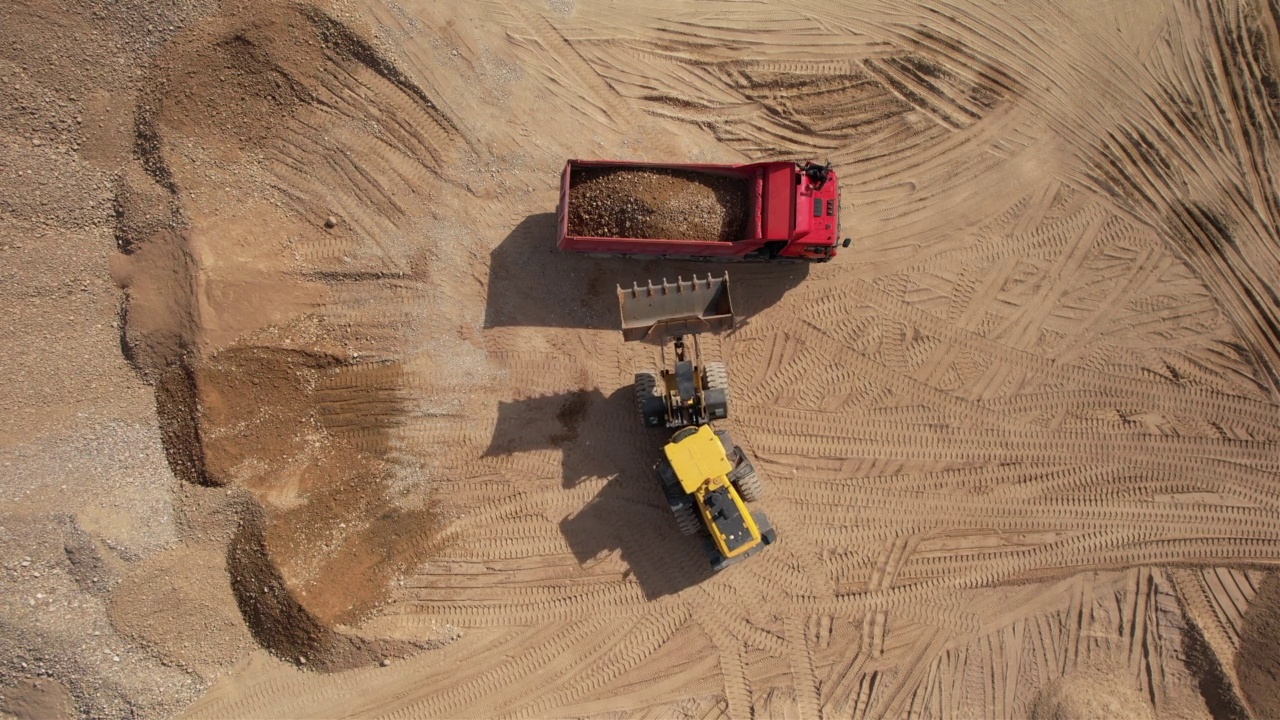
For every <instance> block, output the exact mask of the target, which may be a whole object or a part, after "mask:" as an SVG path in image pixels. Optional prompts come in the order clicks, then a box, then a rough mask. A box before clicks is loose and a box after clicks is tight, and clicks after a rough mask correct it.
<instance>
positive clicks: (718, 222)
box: [569, 168, 750, 241]
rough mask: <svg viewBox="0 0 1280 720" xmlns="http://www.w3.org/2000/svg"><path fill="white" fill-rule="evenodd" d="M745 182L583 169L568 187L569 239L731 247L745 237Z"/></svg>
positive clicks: (662, 172)
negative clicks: (684, 241)
mask: <svg viewBox="0 0 1280 720" xmlns="http://www.w3.org/2000/svg"><path fill="white" fill-rule="evenodd" d="M749 207H750V204H749V201H748V196H747V181H746V180H743V179H741V178H734V177H726V176H724V175H713V174H711V173H700V172H691V171H687V170H651V169H643V170H640V169H624V170H619V169H606V168H584V169H581V170H577V171H575V172H574V173H573V177H572V178H571V179H570V186H569V234H570V235H586V236H592V237H618V238H678V239H687V240H722V241H733V240H739V239H741V238H742V236H743V234H744V233H745V231H746V224H747V211H748V208H749Z"/></svg>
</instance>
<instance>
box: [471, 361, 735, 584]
mask: <svg viewBox="0 0 1280 720" xmlns="http://www.w3.org/2000/svg"><path fill="white" fill-rule="evenodd" d="M666 439H667V433H664V432H656V431H649V430H646V429H645V428H644V427H643V425H642V424H641V422H640V419H639V418H638V417H637V415H636V410H635V404H634V400H633V393H632V389H631V387H630V386H624V387H622V388H619V389H618V390H615V391H613V392H612V393H610V394H609V395H607V396H606V395H605V394H604V393H602V392H601V391H600V390H599V389H596V388H592V389H590V390H574V391H569V392H562V393H553V394H549V395H542V396H538V397H532V398H525V399H520V400H512V401H503V402H500V403H499V404H498V421H497V424H496V426H495V427H494V433H493V437H492V439H491V440H490V443H489V447H488V448H487V449H486V450H485V452H484V455H485V456H486V457H495V456H502V455H509V454H514V453H521V452H531V451H538V450H547V449H559V450H561V452H562V453H563V458H562V465H561V482H562V483H563V485H564V487H565V488H574V487H577V486H578V485H580V484H581V483H583V482H584V481H587V480H591V479H598V478H605V482H604V483H603V485H602V487H601V489H600V491H599V492H598V493H597V494H596V495H595V497H593V498H592V499H591V500H590V501H588V502H587V504H586V505H584V506H583V507H582V508H581V509H579V510H577V511H576V512H574V513H573V514H572V515H570V516H569V517H567V518H565V519H564V520H562V521H561V522H560V530H561V532H562V533H563V534H564V537H565V540H566V541H567V542H568V544H569V547H570V548H571V550H572V551H573V554H574V557H575V558H577V560H578V562H580V563H582V564H583V565H589V564H591V563H592V562H593V561H594V560H597V559H599V558H601V557H603V556H604V555H606V554H608V553H610V552H614V551H617V552H618V553H619V556H620V557H621V559H622V561H623V562H624V563H626V565H627V567H628V570H627V573H628V574H629V575H630V576H632V577H634V578H635V580H636V582H637V583H638V584H639V585H640V587H641V588H642V590H643V592H644V595H645V597H646V598H648V599H650V600H652V599H656V598H659V597H662V596H663V595H667V594H670V593H674V592H679V591H680V590H682V589H684V588H687V587H689V586H691V585H696V584H697V583H699V582H702V581H703V580H705V579H707V578H708V577H710V576H711V569H710V564H709V563H708V562H707V560H706V556H705V555H704V552H703V549H702V545H701V543H702V540H701V537H698V536H695V537H688V536H684V535H681V534H680V530H679V528H678V527H677V526H676V522H675V519H674V517H673V516H672V514H671V511H670V509H669V508H668V507H667V504H666V499H665V498H664V497H663V494H662V489H661V486H660V485H659V483H658V478H657V476H656V475H655V474H654V471H653V463H654V461H655V460H656V459H657V457H658V453H660V452H662V445H663V444H664V442H665V441H666Z"/></svg>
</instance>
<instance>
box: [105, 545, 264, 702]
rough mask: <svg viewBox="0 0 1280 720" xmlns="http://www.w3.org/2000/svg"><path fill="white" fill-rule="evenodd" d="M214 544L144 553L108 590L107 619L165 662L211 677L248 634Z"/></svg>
mask: <svg viewBox="0 0 1280 720" xmlns="http://www.w3.org/2000/svg"><path fill="white" fill-rule="evenodd" d="M225 568H226V558H225V557H223V555H222V553H220V552H217V551H216V550H215V549H213V548H209V547H202V546H198V545H192V546H179V547H177V548H174V549H173V550H170V551H167V552H165V553H162V554H160V555H156V556H154V557H150V558H147V559H146V560H144V561H143V562H142V563H141V564H139V566H137V567H135V568H133V570H132V572H131V573H130V574H129V575H128V576H126V577H125V578H124V580H122V581H121V582H120V584H119V585H117V586H116V587H115V588H114V589H113V590H112V592H111V601H110V613H111V624H112V626H114V627H115V628H116V629H117V630H118V631H120V632H121V633H123V634H125V635H126V636H127V637H129V638H130V639H131V640H133V641H134V642H137V643H139V644H141V645H143V646H145V647H148V648H150V649H151V650H152V651H153V652H155V653H157V654H158V655H160V656H161V657H162V658H163V659H164V660H165V661H166V662H168V663H170V664H172V665H177V666H179V667H183V668H187V669H189V670H193V671H195V672H196V673H198V674H200V675H201V676H203V677H207V678H212V677H214V676H216V675H217V673H218V671H219V670H220V669H221V668H223V667H226V666H228V665H230V664H231V663H233V662H235V661H236V660H238V659H239V658H241V657H243V656H244V655H246V654H247V653H248V652H249V651H250V650H251V649H252V640H251V639H250V637H249V635H248V633H247V632H246V631H245V627H244V623H243V622H242V620H241V617H240V611H239V609H238V608H237V607H236V601H235V598H234V596H233V595H232V593H231V587H230V585H229V583H228V582H227V575H226V573H225V572H224V570H225Z"/></svg>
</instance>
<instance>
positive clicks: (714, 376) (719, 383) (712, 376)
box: [704, 362, 729, 391]
mask: <svg viewBox="0 0 1280 720" xmlns="http://www.w3.org/2000/svg"><path fill="white" fill-rule="evenodd" d="M704 368H705V369H704V372H705V373H706V375H707V389H708V390H716V389H721V390H725V391H727V390H728V389H729V368H727V367H725V365H724V363H722V362H709V363H707V364H706V365H705V366H704Z"/></svg>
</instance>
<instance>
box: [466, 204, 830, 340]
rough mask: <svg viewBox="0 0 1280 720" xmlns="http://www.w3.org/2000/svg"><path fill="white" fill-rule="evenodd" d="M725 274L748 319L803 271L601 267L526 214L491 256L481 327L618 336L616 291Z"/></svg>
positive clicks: (802, 267)
mask: <svg viewBox="0 0 1280 720" xmlns="http://www.w3.org/2000/svg"><path fill="white" fill-rule="evenodd" d="M725 272H729V275H730V279H731V280H732V288H733V290H732V292H733V302H734V311H735V314H737V316H738V317H739V318H750V317H751V316H752V315H755V314H757V313H759V312H761V311H762V310H764V309H765V308H767V307H769V306H770V305H773V304H774V303H776V302H778V300H780V299H781V298H782V296H783V295H784V294H786V292H787V291H788V290H791V289H792V288H794V287H796V286H797V285H799V284H800V283H801V282H802V281H803V280H804V279H805V277H807V276H808V274H809V265H808V264H807V263H801V264H788V265H771V264H765V263H713V262H690V261H669V260H628V259H622V258H620V259H604V260H602V259H598V258H592V257H588V256H586V255H584V254H582V253H572V252H562V251H560V250H559V249H557V248H556V216H555V213H539V214H537V215H530V216H529V217H527V218H525V219H524V220H523V221H522V222H521V223H520V224H519V225H517V226H516V227H515V229H514V230H512V231H511V234H509V235H507V237H506V239H505V240H503V241H502V243H501V244H499V245H498V247H496V248H495V249H494V250H493V253H492V254H491V256H490V262H489V297H488V300H487V303H486V306H485V320H484V326H485V327H486V328H494V327H511V326H527V327H564V328H587V329H596V330H609V329H617V328H619V318H618V301H617V297H616V295H615V292H616V290H615V289H616V288H617V286H618V285H623V286H625V287H630V286H631V284H632V283H636V282H639V283H641V284H643V283H644V282H645V281H647V280H653V281H655V282H657V281H660V280H662V279H663V278H666V279H668V280H675V279H676V278H677V277H684V278H689V277H691V276H693V275H694V274H697V275H699V276H706V275H708V274H714V275H721V274H723V273H725Z"/></svg>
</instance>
